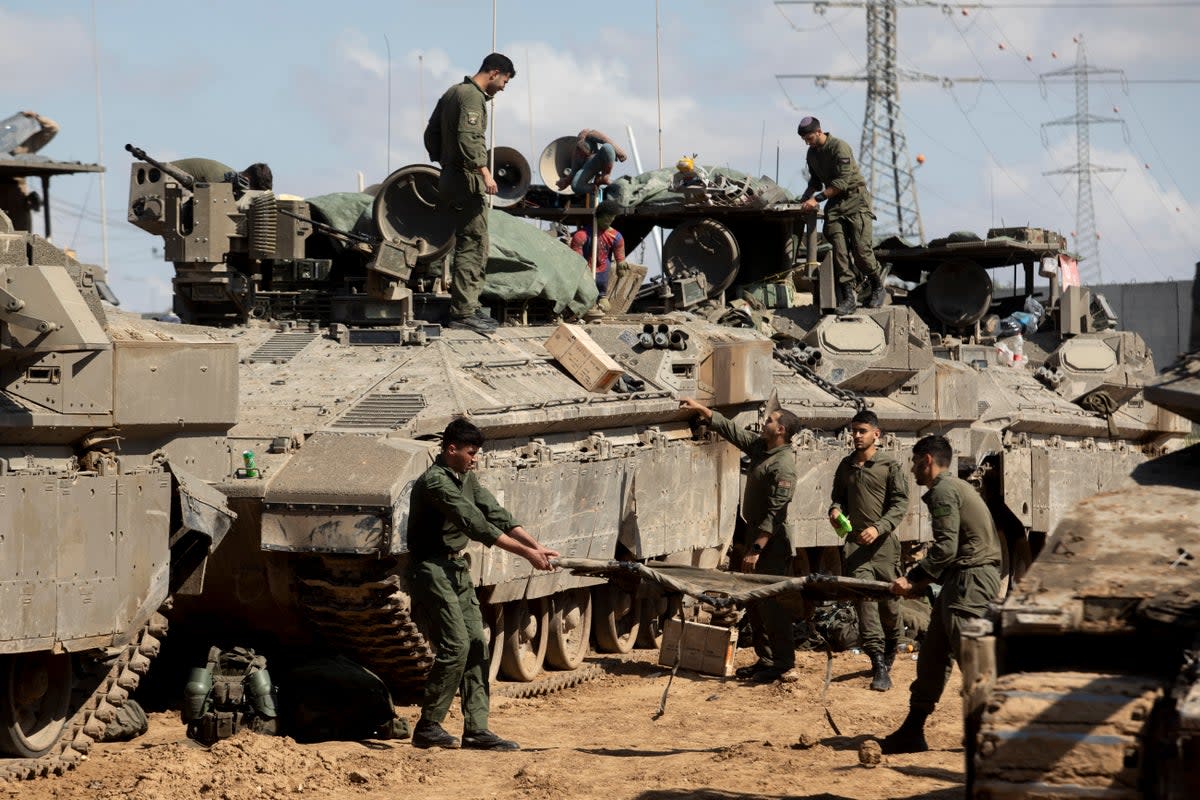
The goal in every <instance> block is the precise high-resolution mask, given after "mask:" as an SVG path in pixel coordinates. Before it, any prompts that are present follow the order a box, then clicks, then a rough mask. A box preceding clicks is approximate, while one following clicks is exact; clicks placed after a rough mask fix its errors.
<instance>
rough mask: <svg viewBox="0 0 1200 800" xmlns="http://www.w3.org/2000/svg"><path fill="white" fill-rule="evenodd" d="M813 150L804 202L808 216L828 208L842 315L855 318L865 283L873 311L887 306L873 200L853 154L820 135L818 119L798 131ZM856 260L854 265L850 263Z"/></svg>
mask: <svg viewBox="0 0 1200 800" xmlns="http://www.w3.org/2000/svg"><path fill="white" fill-rule="evenodd" d="M796 132H797V133H798V134H800V138H802V139H803V140H804V143H805V144H806V145H808V172H809V175H810V177H809V179H808V187H807V188H806V189H805V190H804V194H803V195H802V196H801V198H800V200H801V207H802V208H803V210H805V211H816V210H817V208H818V207H819V206H820V204H821V203H825V229H824V233H825V239H826V240H827V241H828V242H829V244H830V245H831V246H832V247H833V268H834V270H835V272H836V276H837V284H838V288H837V295H838V296H837V300H838V304H837V313H839V314H852V313H854V310H855V309H857V308H858V285H859V283H860V282H862V281H865V282H866V284H867V287H868V288H869V289H870V290H871V298H870V300H868V301H867V305H868V306H869V307H870V308H879V307H880V306H882V305H883V300H884V288H883V276H882V274H881V273H880V269H879V263H878V262H877V261H876V260H875V251H874V250H872V249H871V248H872V246H873V244H874V242H873V238H874V233H873V231H872V224H871V221H872V220H874V219H875V215H874V214H872V213H871V194H870V192H868V191H867V184H866V181H864V180H863V176H862V173H861V172H859V171H858V164H857V163H855V161H854V152H853V151H852V150H851V149H850V145H848V144H846V142H844V141H842V140H841V139H837V138H835V137H833V136H830V135H829V134H828V133H826V132H825V131H823V130H821V121H820V120H819V119H817V118H816V117H805V118H804V119H802V120H800V125H799V127H798V128H797V129H796ZM852 260H853V265H852V264H851V261H852Z"/></svg>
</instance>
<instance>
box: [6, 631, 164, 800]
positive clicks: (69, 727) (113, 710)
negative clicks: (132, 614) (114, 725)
mask: <svg viewBox="0 0 1200 800" xmlns="http://www.w3.org/2000/svg"><path fill="white" fill-rule="evenodd" d="M166 633H167V618H166V617H164V616H163V615H162V614H158V613H155V614H153V615H151V617H150V619H149V621H147V623H146V624H145V625H144V626H142V628H141V630H139V631H138V632H137V633H136V635H134V636H133V638H132V639H131V640H130V642H129V644H127V645H125V646H124V647H120V648H117V653H116V655H115V657H114V656H113V654H112V651H111V650H109V651H108V656H107V657H106V658H105V659H104V661H103V662H95V663H97V664H101V663H102V665H103V666H102V667H101V668H102V669H105V671H104V672H103V673H102V674H100V675H98V676H96V677H93V678H92V680H89V681H88V684H87V685H88V687H91V688H90V690H89V689H87V688H83V689H76V693H77V694H76V696H73V697H72V707H73V708H76V709H77V710H76V712H75V714H74V716H72V717H71V719H69V720H68V721H67V724H66V725H65V726H64V727H63V732H62V736H60V737H59V739H58V741H57V742H55V744H54V746H53V747H52V748H51V749H50V751H49V752H48V753H47V754H46V755H44V756H42V757H41V758H3V759H0V779H6V780H31V779H33V778H42V777H46V776H48V775H62V774H63V773H64V772H66V771H68V770H70V769H74V767H75V765H76V764H78V763H79V762H80V760H82V759H83V758H85V757H86V756H87V753H88V750H89V749H91V746H92V744H93V743H94V742H95V741H96V740H97V739H99V738H100V737H101V736H103V735H104V729H105V728H106V727H108V723H109V722H111V721H112V720H113V718H115V717H116V715H117V709H118V708H120V707H121V706H122V705H124V704H125V701H126V700H127V699H128V698H129V693H130V692H132V691H134V690H135V689H137V687H138V683H139V682H140V681H141V678H142V676H143V675H145V674H146V673H147V672H148V671H149V670H150V661H151V659H153V658H154V657H155V656H157V655H158V651H159V646H160V641H159V640H160V639H162V637H163V636H165V635H166ZM80 694H82V695H83V696H82V697H80V696H79V695H80Z"/></svg>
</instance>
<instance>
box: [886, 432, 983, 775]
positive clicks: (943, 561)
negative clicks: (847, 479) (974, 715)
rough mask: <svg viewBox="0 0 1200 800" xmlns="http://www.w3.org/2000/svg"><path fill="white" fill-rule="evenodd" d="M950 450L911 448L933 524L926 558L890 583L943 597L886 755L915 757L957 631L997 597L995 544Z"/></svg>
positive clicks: (928, 443) (943, 445) (942, 445)
mask: <svg viewBox="0 0 1200 800" xmlns="http://www.w3.org/2000/svg"><path fill="white" fill-rule="evenodd" d="M953 457H954V450H953V448H952V447H951V446H950V442H948V441H947V440H946V439H945V437H942V436H926V437H925V438H924V439H921V440H920V441H919V442H917V443H916V444H915V445H914V446H913V465H912V472H913V475H914V476H915V477H916V479H917V483H918V484H920V485H921V486H927V487H929V491H928V492H926V493H925V496H924V498H922V499H923V500H924V502H925V505H926V506H928V508H929V517H930V521H931V522H932V524H933V544H932V545H931V546H930V548H929V552H928V555H926V556H925V558H923V559H921V561H919V562H918V563H917V564H916V566H914V567H913V568H912V569H910V570H909V571H908V574H907V575H905V576H903V577H900V578H897V579H896V580H895V581H893V582H892V593H893V594H896V595H902V596H903V595H909V594H912V593H914V592H920V591H923V590H924V589H925V588H926V587H927V586H928V585H929V584H930V583H934V582H938V583H941V585H942V590H941V592H940V593H939V594H938V596H937V599H936V600H935V601H934V603H933V612H932V614H931V616H930V618H929V632H928V633H926V634H925V641H924V642H923V643H922V644H921V652H920V654H919V655H918V656H917V679H916V680H915V681H913V683H912V688H911V690H910V691H911V695H910V697H909V701H908V716H907V717H906V718H905V720H904V722H903V724H901V725H900V727H899V728H898V729H897V730H896V731H895V732H893V733H892V734H890V735H889V736H887V737H885V738H884V739H883V740H882V741H881V742H880V746H881V749H882V750H883V752H884V753H885V754H893V753H921V752H924V751H926V750H928V749H929V745H928V744H927V743H926V741H925V720H926V719H928V718H929V715H930V714H932V713H933V709H934V706H936V705H937V702H938V700H939V699H941V696H942V691H943V690H944V689H945V688H946V681H947V680H948V679H949V678H950V669H951V667H952V659H955V658H957V657H958V652H959V647H960V641H961V639H960V631H961V629H962V626H963V624H964V623H965V622H966V621H967V620H970V619H974V618H976V617H982V616H983V615H984V614H985V613H986V611H987V606H988V603H990V602H992V601H993V600H994V599H995V598H996V595H997V594H998V593H999V591H1000V538H999V537H998V536H997V534H996V525H995V523H994V522H993V521H992V515H991V512H989V511H988V508H987V505H985V504H984V501H983V498H982V497H981V496H980V495H979V492H978V491H976V490H975V487H973V486H972V485H971V484H969V483H967V482H966V481H964V480H961V479H960V478H956V477H954V476H953V475H951V474H949V467H950V461H951V460H952V458H953Z"/></svg>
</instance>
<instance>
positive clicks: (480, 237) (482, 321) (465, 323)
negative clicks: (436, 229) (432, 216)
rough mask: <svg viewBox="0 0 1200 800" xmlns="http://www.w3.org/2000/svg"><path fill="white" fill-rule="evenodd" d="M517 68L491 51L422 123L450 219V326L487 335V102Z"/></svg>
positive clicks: (490, 182)
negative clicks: (438, 166) (484, 307)
mask: <svg viewBox="0 0 1200 800" xmlns="http://www.w3.org/2000/svg"><path fill="white" fill-rule="evenodd" d="M516 74H517V70H516V67H514V66H513V62H512V61H511V60H510V59H509V58H508V56H505V55H502V54H500V53H492V54H490V55H489V56H488V57H487V58H485V59H484V60H483V63H482V64H480V66H479V71H478V72H476V73H475V75H474V76H473V77H465V76H464V77H463V80H462V83H459V84H455V85H454V86H451V87H450V88H449V89H447V90H446V93H445V94H443V95H442V97H441V99H440V100H438V102H437V105H436V106H434V109H433V113H432V114H431V115H430V117H429V122H428V123H427V124H426V126H425V147H426V149H427V150H428V151H429V155H430V157H431V158H434V159H436V160H437V162H438V163H439V164H441V165H442V173H441V178H440V179H439V181H438V194H439V198H440V205H441V208H442V210H444V211H446V212H448V213H450V214H451V215H453V217H454V254H453V259H454V260H453V262H452V264H451V272H452V276H451V280H450V317H451V322H450V327H451V328H464V329H466V330H472V331H475V332H476V333H491V332H492V331H494V330H495V329H496V324H497V323H496V320H494V319H493V318H491V317H489V316H488V315H487V314H484V313H483V311H482V309H481V308H480V305H479V295H480V293H482V292H483V282H484V275H485V272H486V269H487V258H488V221H487V213H488V203H487V198H486V196H487V195H489V194H495V193H496V190H497V187H496V181H495V179H494V178H493V177H492V171H491V169H490V168H489V167H488V154H487V141H486V139H485V137H484V132H485V131H486V130H487V101H488V100H491V99H492V98H493V97H495V96H496V94H497V93H498V92H502V91H504V87H505V86H507V85H508V82H509V80H511V79H512V78H514V77H516Z"/></svg>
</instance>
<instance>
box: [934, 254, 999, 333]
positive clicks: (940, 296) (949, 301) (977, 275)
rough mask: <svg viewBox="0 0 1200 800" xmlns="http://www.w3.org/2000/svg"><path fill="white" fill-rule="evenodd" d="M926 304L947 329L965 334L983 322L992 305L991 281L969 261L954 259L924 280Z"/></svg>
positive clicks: (980, 269) (982, 270) (935, 268)
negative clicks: (963, 330)
mask: <svg viewBox="0 0 1200 800" xmlns="http://www.w3.org/2000/svg"><path fill="white" fill-rule="evenodd" d="M925 302H926V303H928V304H929V310H930V311H932V312H933V315H934V316H935V317H937V318H938V319H940V320H941V321H942V322H944V323H946V325H947V326H949V327H951V328H954V329H957V330H962V329H964V328H968V327H970V326H972V325H974V324H975V323H976V322H978V321H979V320H981V319H983V318H984V316H985V315H986V314H987V313H988V309H989V308H991V305H992V278H991V276H990V275H988V272H987V270H986V269H984V268H983V267H982V266H980V265H979V264H978V263H976V262H974V261H972V260H970V259H969V258H961V257H960V258H952V259H950V260H948V261H943V262H942V263H941V264H938V265H937V266H936V267H934V268H933V271H932V272H930V273H929V277H928V278H926V279H925Z"/></svg>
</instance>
